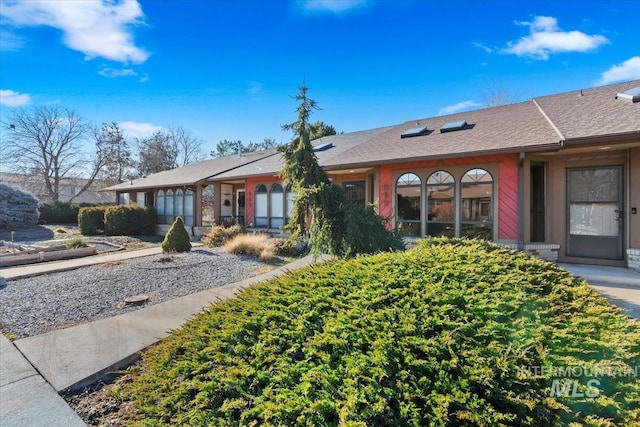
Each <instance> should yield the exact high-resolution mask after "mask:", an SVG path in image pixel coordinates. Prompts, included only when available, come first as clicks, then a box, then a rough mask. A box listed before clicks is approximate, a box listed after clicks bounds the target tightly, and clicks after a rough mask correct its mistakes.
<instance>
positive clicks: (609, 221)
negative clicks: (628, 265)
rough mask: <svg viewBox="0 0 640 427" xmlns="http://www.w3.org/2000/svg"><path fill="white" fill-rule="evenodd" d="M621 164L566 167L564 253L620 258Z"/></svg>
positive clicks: (587, 256) (621, 226)
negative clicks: (565, 249) (565, 246)
mask: <svg viewBox="0 0 640 427" xmlns="http://www.w3.org/2000/svg"><path fill="white" fill-rule="evenodd" d="M623 176H624V175H623V168H622V166H607V167H589V168H571V169H567V256H573V257H584V258H598V259H610V260H622V259H623V236H624V232H623V231H624V230H623V227H624V221H623V218H622V215H623V212H624V209H623V206H622V204H623V202H622V201H623V181H622V180H623Z"/></svg>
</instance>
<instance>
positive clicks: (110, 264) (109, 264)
mask: <svg viewBox="0 0 640 427" xmlns="http://www.w3.org/2000/svg"><path fill="white" fill-rule="evenodd" d="M120 264H122V261H120V260H115V261H106V262H101V263H100V264H98V267H104V268H107V267H115V266H116V265H120Z"/></svg>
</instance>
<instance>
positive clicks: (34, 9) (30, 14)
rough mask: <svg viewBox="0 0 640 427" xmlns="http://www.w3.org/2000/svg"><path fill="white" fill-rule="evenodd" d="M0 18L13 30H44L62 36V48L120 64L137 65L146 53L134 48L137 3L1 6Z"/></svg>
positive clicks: (36, 1) (139, 15) (62, 0)
mask: <svg viewBox="0 0 640 427" xmlns="http://www.w3.org/2000/svg"><path fill="white" fill-rule="evenodd" d="M0 15H1V16H2V17H4V18H5V20H6V22H7V23H9V24H13V25H14V26H48V27H53V28H57V29H59V30H61V31H62V33H63V41H64V44H65V45H66V46H67V47H69V48H71V49H74V50H77V51H80V52H82V53H84V54H85V59H87V60H89V59H93V58H96V57H102V58H105V59H109V60H112V61H117V62H123V63H129V62H133V63H141V62H144V61H146V60H147V58H148V57H149V55H150V54H149V53H148V52H147V51H145V50H143V49H141V48H139V47H136V46H135V44H134V40H133V34H132V32H131V26H133V25H140V24H143V18H144V14H143V12H142V8H141V7H140V4H139V3H138V1H137V0H128V1H119V2H115V1H111V0H99V1H73V0H71V1H70V0H56V1H50V0H45V1H40V0H32V1H23V2H11V3H9V2H3V4H2V8H1V9H0Z"/></svg>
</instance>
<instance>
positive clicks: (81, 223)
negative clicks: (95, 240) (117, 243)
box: [78, 206, 110, 236]
mask: <svg viewBox="0 0 640 427" xmlns="http://www.w3.org/2000/svg"><path fill="white" fill-rule="evenodd" d="M109 208H110V207H109V206H94V207H89V208H80V212H79V213H78V227H79V228H80V233H82V234H84V235H85V236H95V235H97V234H102V233H104V216H105V212H106V211H107V209H109Z"/></svg>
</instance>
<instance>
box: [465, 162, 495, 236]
mask: <svg viewBox="0 0 640 427" xmlns="http://www.w3.org/2000/svg"><path fill="white" fill-rule="evenodd" d="M461 198H462V205H461V207H460V209H461V210H460V212H461V221H460V224H461V229H460V230H461V231H460V235H461V236H462V237H469V238H478V239H485V240H491V238H492V236H493V177H492V176H491V174H490V173H489V172H487V171H486V170H484V169H471V170H469V171H467V172H466V173H465V174H464V175H463V176H462V194H461Z"/></svg>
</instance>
